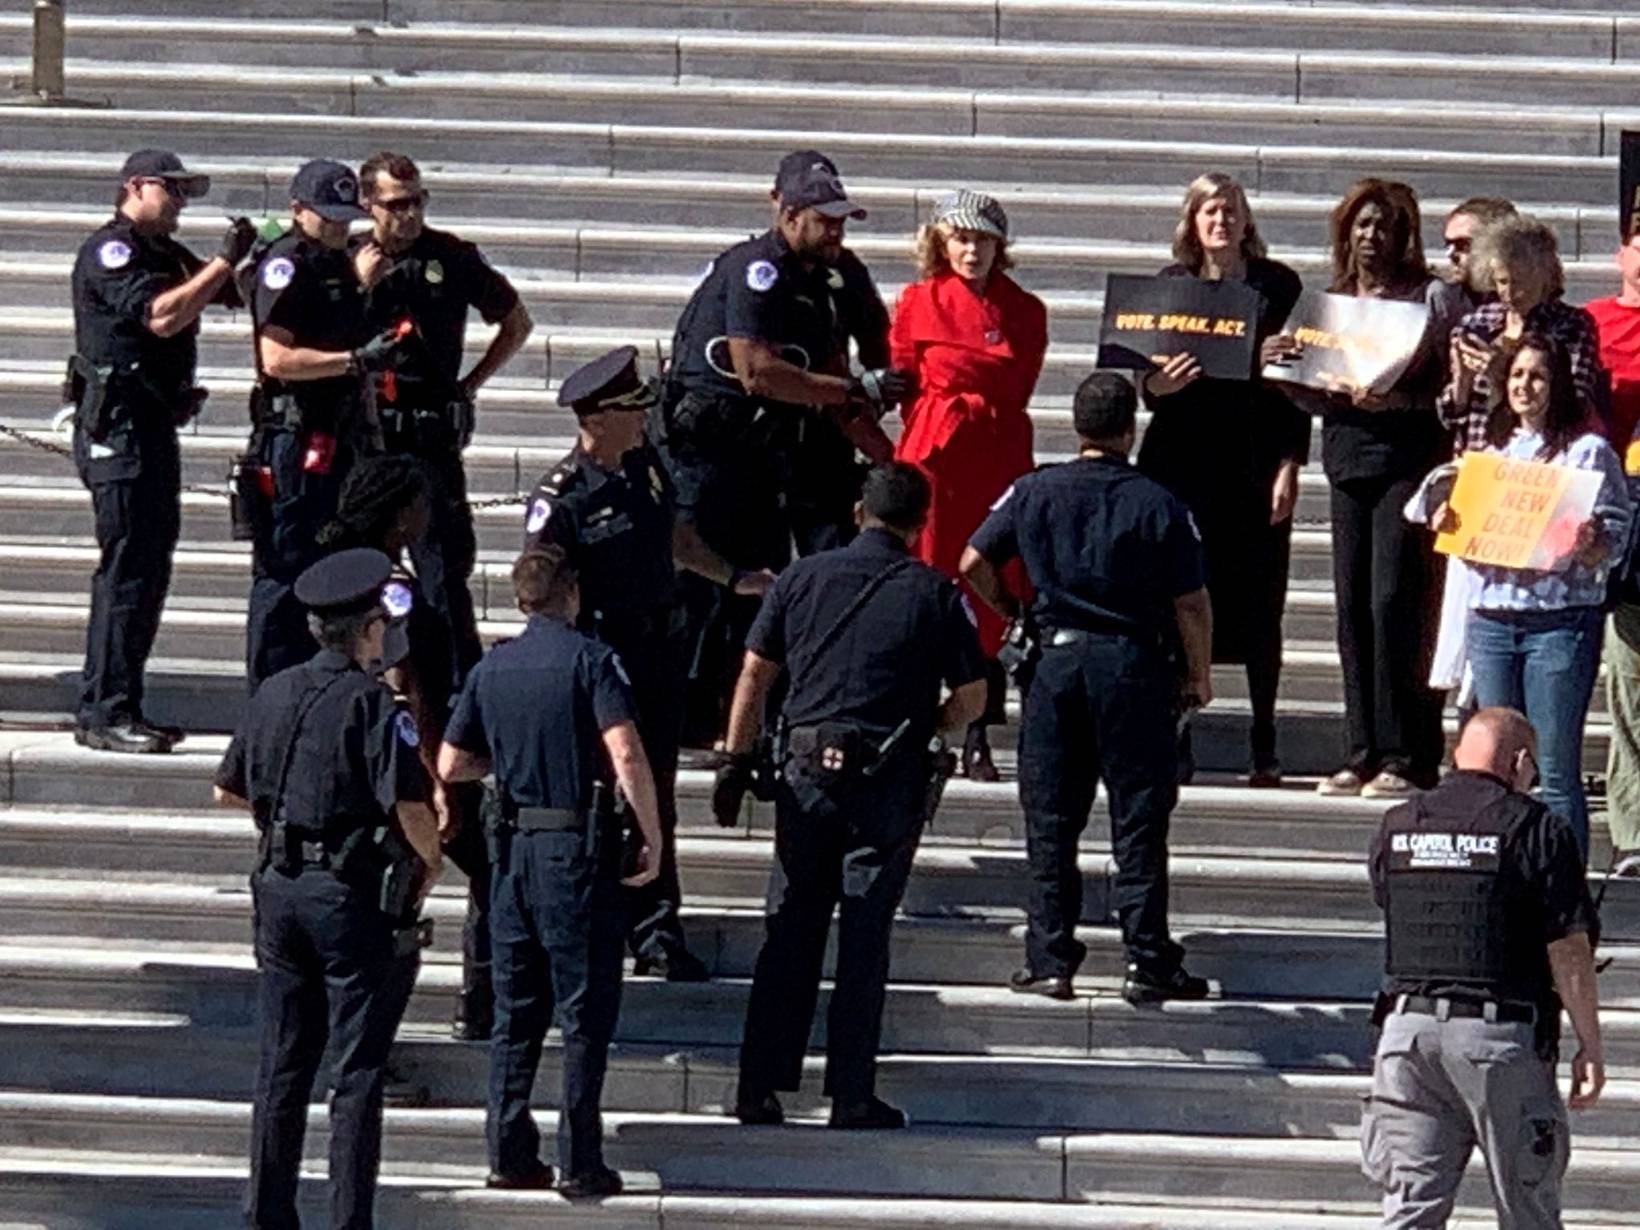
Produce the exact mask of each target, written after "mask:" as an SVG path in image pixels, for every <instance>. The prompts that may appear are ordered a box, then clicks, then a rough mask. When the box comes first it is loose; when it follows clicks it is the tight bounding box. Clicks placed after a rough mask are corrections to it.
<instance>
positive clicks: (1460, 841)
mask: <svg viewBox="0 0 1640 1230" xmlns="http://www.w3.org/2000/svg"><path fill="white" fill-rule="evenodd" d="M1500 809H1509V811H1513V812H1514V816H1513V817H1512V818H1511V817H1510V815H1509V811H1503V810H1500ZM1499 829H1502V832H1501V833H1500V832H1498V830H1499ZM1386 832H1388V833H1389V836H1390V839H1389V840H1386ZM1396 838H1400V839H1401V840H1396ZM1464 839H1467V840H1464ZM1489 839H1491V840H1489ZM1420 863H1422V864H1424V865H1426V866H1428V867H1430V868H1432V869H1434V870H1436V871H1450V870H1460V871H1481V870H1490V869H1492V868H1495V869H1496V871H1497V874H1498V875H1500V876H1501V877H1502V878H1503V890H1504V894H1505V899H1506V900H1507V902H1508V905H1507V907H1506V909H1505V910H1504V911H1503V920H1504V927H1505V934H1504V935H1503V937H1502V944H1503V951H1504V953H1505V960H1504V964H1505V967H1506V968H1507V969H1508V971H1509V978H1510V981H1511V982H1512V983H1514V990H1513V991H1512V993H1510V994H1509V995H1507V996H1506V998H1511V999H1520V1000H1523V1001H1525V1002H1529V1003H1536V1004H1544V1005H1553V1004H1556V1003H1557V1000H1556V997H1555V992H1554V981H1553V978H1552V977H1551V975H1550V971H1549V957H1548V946H1549V945H1550V944H1552V943H1554V942H1555V941H1556V940H1562V939H1565V938H1566V937H1567V936H1570V935H1576V934H1577V933H1578V932H1580V931H1581V932H1586V933H1588V934H1589V936H1590V937H1591V939H1593V938H1594V937H1595V936H1596V935H1597V934H1598V931H1599V917H1598V915H1597V914H1596V912H1595V907H1594V902H1593V900H1592V899H1591V898H1590V896H1589V886H1588V880H1587V877H1586V876H1585V874H1584V868H1583V859H1582V857H1581V856H1580V855H1579V853H1578V848H1577V838H1576V837H1575V836H1574V835H1573V833H1572V830H1571V826H1570V825H1568V824H1567V823H1566V821H1565V820H1563V819H1561V817H1559V816H1557V815H1556V814H1555V813H1554V812H1552V811H1550V810H1549V809H1548V808H1547V807H1545V806H1543V804H1541V803H1539V802H1537V801H1536V800H1533V799H1530V798H1528V797H1527V796H1525V795H1522V794H1518V793H1516V792H1514V791H1511V790H1510V789H1509V788H1508V786H1507V785H1506V784H1505V783H1504V782H1503V781H1502V780H1501V779H1499V778H1497V777H1494V776H1492V775H1491V774H1490V773H1482V772H1477V771H1473V770H1465V769H1459V770H1457V771H1455V772H1453V773H1451V774H1449V775H1448V776H1447V777H1445V778H1444V779H1442V781H1441V783H1440V785H1438V786H1437V787H1436V788H1435V789H1434V790H1430V791H1426V792H1425V793H1424V794H1423V795H1422V796H1421V797H1420V798H1418V799H1414V800H1411V801H1409V802H1406V803H1402V804H1400V805H1399V806H1397V807H1394V808H1392V809H1390V811H1389V812H1387V813H1386V814H1385V817H1384V823H1383V825H1382V826H1381V827H1380V828H1379V830H1378V831H1377V832H1376V833H1375V834H1374V835H1373V839H1372V842H1371V845H1370V849H1369V854H1368V872H1369V875H1370V877H1371V880H1372V892H1373V898H1374V899H1375V900H1376V901H1377V903H1378V905H1379V907H1380V908H1388V907H1389V902H1390V882H1389V881H1390V876H1391V875H1392V874H1393V873H1394V872H1395V871H1396V870H1398V869H1399V870H1405V869H1407V868H1409V867H1410V868H1416V867H1417V866H1418V865H1419V864H1420ZM1384 990H1385V992H1386V993H1387V994H1390V995H1400V994H1413V995H1428V996H1452V995H1456V996H1459V997H1462V996H1464V995H1465V994H1466V993H1467V994H1468V995H1469V996H1470V997H1483V998H1490V997H1491V996H1488V995H1486V994H1485V990H1486V989H1485V988H1477V987H1475V986H1469V987H1465V986H1464V985H1463V984H1462V983H1461V982H1454V981H1452V980H1429V979H1416V978H1397V977H1394V976H1393V975H1391V976H1387V977H1386V978H1385V981H1384ZM1494 994H1495V992H1494ZM1557 1020H1558V1010H1557Z"/></svg>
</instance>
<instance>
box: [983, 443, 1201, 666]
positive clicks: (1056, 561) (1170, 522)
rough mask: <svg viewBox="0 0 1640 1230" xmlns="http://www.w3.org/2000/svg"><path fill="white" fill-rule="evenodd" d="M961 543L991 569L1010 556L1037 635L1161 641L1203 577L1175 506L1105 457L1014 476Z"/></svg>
mask: <svg viewBox="0 0 1640 1230" xmlns="http://www.w3.org/2000/svg"><path fill="white" fill-rule="evenodd" d="M969 545H970V546H972V547H973V548H974V549H975V550H976V551H978V552H979V553H980V554H981V555H983V556H984V557H985V558H986V560H987V561H989V562H990V563H992V564H1004V563H1006V562H1007V561H1008V560H1010V559H1013V558H1014V557H1015V556H1017V557H1019V559H1020V560H1021V561H1022V562H1023V563H1024V566H1025V575H1026V576H1027V577H1029V578H1030V582H1031V585H1032V586H1033V587H1034V590H1035V593H1034V596H1033V597H1032V599H1031V614H1032V615H1033V617H1034V618H1035V620H1036V624H1037V626H1038V627H1039V628H1043V629H1078V630H1082V631H1113V632H1121V633H1127V634H1130V635H1134V636H1137V637H1141V638H1147V639H1148V638H1150V637H1155V636H1162V637H1168V636H1171V634H1172V633H1171V629H1173V628H1174V627H1175V626H1176V624H1175V620H1174V611H1173V603H1174V600H1175V599H1177V598H1179V597H1181V596H1183V595H1185V594H1188V593H1192V592H1193V591H1195V590H1198V589H1200V588H1201V587H1202V584H1203V580H1204V575H1205V574H1204V565H1203V562H1202V549H1201V536H1200V535H1199V534H1198V533H1197V532H1196V525H1195V522H1194V521H1192V520H1191V518H1190V513H1189V510H1188V509H1187V508H1186V507H1185V505H1184V503H1183V502H1182V501H1181V500H1179V499H1178V497H1176V496H1174V495H1173V494H1172V493H1171V492H1169V491H1168V490H1167V489H1166V488H1165V487H1163V486H1161V484H1159V483H1156V482H1153V481H1152V480H1151V479H1148V478H1146V477H1145V476H1144V475H1142V474H1140V473H1139V472H1138V471H1137V470H1135V469H1134V468H1133V467H1132V466H1131V465H1130V464H1129V463H1128V461H1127V459H1126V458H1123V457H1118V456H1112V455H1109V454H1105V455H1101V456H1097V457H1079V458H1077V459H1076V460H1074V461H1067V462H1064V463H1062V464H1059V465H1052V466H1044V467H1042V468H1041V469H1039V470H1036V471H1035V472H1033V473H1031V474H1027V475H1025V476H1024V477H1022V478H1020V479H1019V480H1018V481H1016V482H1015V483H1014V484H1013V486H1011V487H1009V488H1008V490H1007V491H1005V492H1003V493H1002V498H1001V499H999V500H998V501H997V502H996V503H995V504H993V505H992V506H991V512H990V514H989V515H988V516H987V517H986V518H985V520H984V522H983V523H981V525H980V527H979V529H978V530H976V531H975V533H974V536H973V538H971V539H970V540H969Z"/></svg>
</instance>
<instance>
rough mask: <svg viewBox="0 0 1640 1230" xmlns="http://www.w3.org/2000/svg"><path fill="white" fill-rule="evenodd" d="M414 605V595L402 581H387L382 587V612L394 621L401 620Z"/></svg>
mask: <svg viewBox="0 0 1640 1230" xmlns="http://www.w3.org/2000/svg"><path fill="white" fill-rule="evenodd" d="M415 604H416V599H415V595H413V594H412V593H411V592H410V587H409V586H408V585H406V584H405V583H404V582H403V581H389V582H388V583H387V584H386V585H384V586H382V610H384V611H386V612H387V613H388V614H389V615H391V616H392V617H393V618H394V619H403V618H404V617H405V616H406V615H408V614H410V608H411V607H413V606H414V605H415Z"/></svg>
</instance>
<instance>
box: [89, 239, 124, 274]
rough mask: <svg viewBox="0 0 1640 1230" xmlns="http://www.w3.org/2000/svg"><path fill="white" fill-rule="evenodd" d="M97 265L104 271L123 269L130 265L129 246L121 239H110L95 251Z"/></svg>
mask: <svg viewBox="0 0 1640 1230" xmlns="http://www.w3.org/2000/svg"><path fill="white" fill-rule="evenodd" d="M97 263H98V264H99V265H101V266H102V267H103V268H104V269H124V268H125V267H126V266H127V265H129V264H130V263H131V245H130V244H128V243H126V242H125V240H123V239H110V240H108V241H106V242H105V243H104V244H103V245H102V246H101V247H100V248H98V249H97Z"/></svg>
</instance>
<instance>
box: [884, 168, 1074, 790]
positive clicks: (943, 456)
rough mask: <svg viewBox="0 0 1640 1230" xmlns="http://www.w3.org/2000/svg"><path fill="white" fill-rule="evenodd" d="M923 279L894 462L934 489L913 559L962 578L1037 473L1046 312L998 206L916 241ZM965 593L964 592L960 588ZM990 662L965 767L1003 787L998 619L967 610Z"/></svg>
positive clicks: (943, 210)
mask: <svg viewBox="0 0 1640 1230" xmlns="http://www.w3.org/2000/svg"><path fill="white" fill-rule="evenodd" d="M917 264H918V269H919V272H920V274H921V277H920V279H919V280H918V281H917V282H915V283H913V284H912V285H910V286H907V287H906V288H905V289H904V290H903V291H901V292H900V300H899V304H898V305H897V307H896V308H895V312H894V323H893V326H892V327H891V329H890V332H889V349H890V352H891V357H890V362H891V364H892V365H893V366H894V367H895V368H898V369H901V370H905V371H911V372H914V373H915V376H916V384H915V387H916V390H917V399H916V401H914V402H912V403H911V404H910V405H907V406H905V407H903V408H902V410H901V414H902V416H903V417H904V419H905V431H904V433H903V434H902V435H901V436H900V441H899V444H898V445H897V446H896V447H895V450H894V454H895V456H896V457H897V458H898V459H899V460H901V461H909V462H913V463H915V464H916V465H918V466H920V467H922V469H923V471H924V472H925V473H926V474H927V475H928V477H929V482H930V486H931V487H932V488H933V501H932V503H931V504H930V505H929V509H928V519H927V522H926V523H925V524H924V526H923V529H922V532H921V533H920V534H919V535H918V536H917V541H916V544H915V546H914V547H913V550H915V552H916V553H917V555H919V556H920V557H921V558H922V560H923V561H924V562H925V563H927V564H931V565H932V566H933V567H935V568H938V569H939V570H940V571H942V572H945V573H947V574H949V575H950V576H953V577H955V576H956V575H957V561H958V560H959V559H961V558H962V551H963V548H964V547H965V546H967V545H968V539H969V538H970V537H971V536H972V535H973V533H974V531H975V530H977V529H978V528H979V524H980V522H981V521H983V520H985V514H986V512H987V511H988V510H989V509H990V507H991V505H992V504H993V503H995V502H996V499H997V497H999V496H1000V495H1001V494H1002V493H1003V492H1004V491H1006V490H1007V489H1008V486H1009V484H1010V483H1012V482H1013V481H1014V479H1016V478H1018V477H1019V476H1020V475H1021V474H1024V473H1026V472H1028V471H1029V470H1030V469H1031V466H1032V464H1033V463H1032V458H1031V418H1030V415H1029V413H1028V412H1027V408H1028V406H1029V405H1030V400H1031V393H1032V391H1033V390H1034V389H1035V388H1036V378H1037V376H1038V375H1039V374H1040V373H1041V371H1042V358H1043V355H1044V354H1045V353H1046V352H1047V348H1048V312H1047V309H1046V308H1045V307H1044V306H1043V305H1042V301H1041V300H1040V299H1038V298H1037V297H1036V296H1035V295H1033V294H1030V293H1029V292H1027V291H1025V290H1022V289H1021V288H1020V286H1019V284H1018V283H1017V282H1015V281H1014V280H1013V279H1012V278H1010V277H1009V276H1008V274H1007V273H1006V270H1007V269H1008V268H1009V267H1010V265H1011V264H1012V262H1011V261H1010V260H1009V258H1008V215H1007V214H1006V213H1004V212H1003V209H1002V206H1001V205H999V204H998V203H997V202H996V201H995V200H994V199H992V198H991V197H988V196H985V195H983V194H981V193H978V192H968V191H959V192H953V193H951V194H949V195H947V196H945V197H944V198H942V199H941V200H940V201H939V202H938V204H937V205H936V206H935V209H934V216H933V219H932V220H931V221H930V222H929V224H928V225H927V226H925V227H923V228H922V229H921V231H919V232H918V235H917ZM962 584H963V586H964V588H966V587H967V582H966V581H964V582H962ZM970 605H971V606H972V607H973V609H974V612H975V614H976V615H977V616H978V621H979V635H980V645H981V647H982V648H983V649H984V650H985V654H986V656H987V658H989V659H991V672H990V677H989V687H988V689H987V691H988V697H987V703H986V711H985V712H984V713H983V714H981V715H980V718H979V720H978V721H977V722H975V723H974V725H973V726H972V727H971V728H970V730H969V732H968V737H967V740H966V744H965V746H964V748H963V758H962V766H963V770H964V771H965V772H966V773H967V774H968V776H970V777H973V778H977V779H980V780H985V781H995V780H997V771H996V766H995V765H994V764H993V763H992V761H991V747H990V743H989V741H988V740H987V738H986V735H985V727H986V724H987V723H992V724H995V723H999V722H1001V721H1003V719H1004V714H1003V699H1004V698H1003V687H1004V680H1003V675H1002V672H1001V670H1000V669H999V668H998V667H997V666H996V661H995V659H996V653H997V649H998V648H999V647H1000V646H1001V644H1002V632H1003V623H1002V619H1001V617H1000V616H998V615H997V614H996V613H995V612H993V611H992V610H991V609H990V608H989V607H988V606H986V605H985V604H984V603H981V602H973V601H972V600H970Z"/></svg>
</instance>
